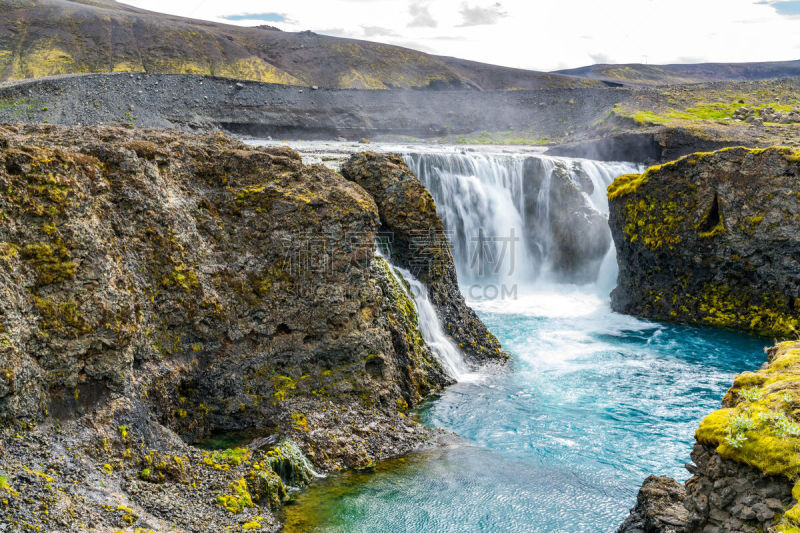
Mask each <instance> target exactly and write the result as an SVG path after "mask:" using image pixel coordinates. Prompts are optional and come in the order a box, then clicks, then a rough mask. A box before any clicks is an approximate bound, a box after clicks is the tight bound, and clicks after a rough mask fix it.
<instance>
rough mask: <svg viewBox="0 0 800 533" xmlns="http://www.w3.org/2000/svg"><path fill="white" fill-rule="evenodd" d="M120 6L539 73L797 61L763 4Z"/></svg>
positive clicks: (789, 20)
mask: <svg viewBox="0 0 800 533" xmlns="http://www.w3.org/2000/svg"><path fill="white" fill-rule="evenodd" d="M127 3H129V4H132V5H135V6H138V7H142V8H144V9H149V10H152V11H161V12H168V13H171V14H175V15H183V16H188V17H193V18H201V19H206V20H214V21H217V22H225V23H231V21H226V20H224V19H223V17H225V16H230V15H237V14H242V13H265V12H269V13H279V14H281V16H284V17H285V18H286V21H284V22H270V25H272V26H277V27H279V28H281V29H283V30H286V31H301V30H312V31H316V32H319V33H324V31H323V30H324V29H325V28H336V29H337V34H338V35H341V36H346V37H354V38H362V39H363V38H365V37H367V38H369V39H372V40H376V41H380V42H386V43H392V42H397V41H398V40H399V39H398V35H399V36H402V42H403V43H404V44H406V46H408V47H411V48H416V49H419V50H425V51H432V52H434V53H436V54H440V55H448V56H455V57H462V58H465V59H471V60H475V61H483V62H486V63H495V64H499V65H506V66H512V67H518V68H531V69H539V70H553V69H556V68H559V67H562V68H563V67H579V66H583V65H586V64H588V63H592V62H593V61H596V60H597V59H604V58H605V59H613V60H614V61H616V62H620V63H634V62H642V61H643V60H644V58H645V57H646V58H647V62H648V63H651V64H656V63H676V62H680V59H681V58H692V59H695V58H697V59H703V60H707V61H719V62H734V61H737V62H738V61H777V60H788V59H800V57H798V55H797V35H798V34H800V19H798V17H792V16H785V15H781V14H780V13H779V12H778V11H777V10H776V9H775V7H774V5H773V3H774V2H772V1H771V0H770V3H763V2H762V3H758V2H757V0H605V1H602V2H598V1H597V0H502V5H500V4H498V3H497V2H496V0H414V1H413V2H411V3H409V2H408V1H407V0H368V1H364V0H272V1H271V2H269V9H268V10H267V9H265V8H264V2H263V0H227V1H226V2H211V1H209V0H205V1H200V2H198V1H197V0H171V1H170V0H168V1H164V0H128V1H127ZM465 10H466V11H465ZM476 10H478V11H476ZM467 22H471V24H467V25H464V24H465V23H467ZM478 22H480V23H481V24H476V23H478ZM233 23H236V24H244V22H238V21H236V22H233ZM251 24H252V22H251ZM261 24H263V22H261ZM378 29H380V31H386V32H387V33H385V34H381V33H380V32H379V31H378ZM367 34H369V35H367ZM593 57H594V58H596V59H593Z"/></svg>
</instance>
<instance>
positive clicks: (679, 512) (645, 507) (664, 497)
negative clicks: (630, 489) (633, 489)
mask: <svg viewBox="0 0 800 533" xmlns="http://www.w3.org/2000/svg"><path fill="white" fill-rule="evenodd" d="M685 497H686V489H684V487H683V485H681V484H679V483H678V482H677V481H675V480H674V479H672V478H671V477H667V476H650V477H648V478H647V479H645V480H644V484H642V488H641V489H639V494H638V496H637V497H636V506H635V507H634V508H633V509H631V513H630V515H629V516H628V518H627V519H626V520H625V522H624V523H623V524H622V525H621V526H620V527H619V529H618V530H617V533H687V532H688V530H687V528H686V521H687V519H688V516H689V513H688V511H687V510H686V508H685V507H684V506H683V501H684V498H685Z"/></svg>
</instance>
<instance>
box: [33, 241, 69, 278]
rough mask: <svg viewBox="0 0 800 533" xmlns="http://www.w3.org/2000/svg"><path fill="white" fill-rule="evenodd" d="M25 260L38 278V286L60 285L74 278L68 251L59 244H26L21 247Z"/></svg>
mask: <svg viewBox="0 0 800 533" xmlns="http://www.w3.org/2000/svg"><path fill="white" fill-rule="evenodd" d="M22 257H23V259H26V260H27V261H28V262H29V263H30V264H31V266H32V267H33V269H34V270H35V271H36V274H37V277H38V278H39V284H41V285H49V284H51V283H60V282H62V281H67V280H70V279H72V278H74V277H75V263H73V262H72V256H71V254H70V252H69V250H68V249H67V248H66V247H65V246H64V245H63V244H61V243H60V242H58V243H54V244H50V243H46V242H40V243H34V244H26V245H25V246H23V247H22Z"/></svg>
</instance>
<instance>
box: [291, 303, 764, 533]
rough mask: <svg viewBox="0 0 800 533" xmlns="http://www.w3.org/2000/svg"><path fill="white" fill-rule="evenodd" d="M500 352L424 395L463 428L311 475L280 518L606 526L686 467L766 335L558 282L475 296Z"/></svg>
mask: <svg viewBox="0 0 800 533" xmlns="http://www.w3.org/2000/svg"><path fill="white" fill-rule="evenodd" d="M471 305H473V307H475V308H476V310H477V311H478V313H479V315H480V317H481V318H482V319H483V321H484V322H485V323H486V325H487V326H488V327H489V329H490V330H491V331H492V332H493V333H495V334H496V335H497V337H498V338H499V339H500V341H501V342H502V344H503V346H504V347H505V348H506V350H508V351H509V352H510V353H511V355H512V359H511V364H510V366H509V368H508V369H507V370H504V371H499V372H495V373H491V372H487V373H484V374H477V375H472V376H469V377H468V378H467V380H466V381H464V382H461V383H458V384H456V385H454V386H452V387H450V388H448V389H447V390H446V391H445V392H444V393H443V394H441V395H440V397H438V398H436V399H434V400H432V401H431V402H429V403H428V404H427V405H426V406H425V407H424V408H423V409H422V411H421V413H420V416H421V419H422V421H423V422H424V423H426V424H428V425H430V426H436V427H441V428H445V429H448V430H451V431H453V432H455V433H457V434H458V435H460V436H461V437H462V438H463V441H462V442H461V443H459V444H455V445H453V446H451V447H448V448H446V449H443V450H434V451H429V452H424V453H420V454H415V455H413V456H411V457H409V458H405V459H401V460H398V461H392V462H389V463H387V464H385V465H381V466H379V467H378V468H377V469H376V470H375V471H374V472H371V473H368V474H365V473H350V474H346V475H344V476H338V477H333V478H330V479H328V480H325V481H322V482H321V483H319V484H318V485H317V487H315V488H312V489H310V490H309V491H307V492H306V493H305V494H302V495H301V496H300V497H299V498H298V501H297V503H296V504H294V505H291V506H290V507H289V510H288V517H289V527H288V528H287V529H288V530H297V531H324V532H348V533H349V532H392V533H395V532H398V533H399V532H425V533H432V532H471V531H475V532H478V531H484V532H575V533H585V532H595V531H597V532H610V531H615V530H616V528H617V526H618V525H619V524H620V523H621V522H622V520H623V519H624V517H625V516H626V514H627V512H628V510H629V508H630V507H631V506H632V505H633V503H634V501H635V497H636V492H637V490H638V487H639V485H640V484H641V482H642V480H643V479H644V478H645V477H646V476H647V475H649V474H653V473H657V474H668V475H671V476H674V477H676V478H678V479H680V480H683V479H686V477H687V475H688V474H687V472H686V471H685V469H684V468H683V464H684V462H686V461H687V460H689V452H690V450H691V447H692V443H693V434H694V430H695V429H696V427H697V425H698V423H699V422H700V420H701V419H702V418H703V417H704V416H705V415H706V414H708V413H709V412H711V411H712V410H714V409H716V408H718V407H719V402H720V399H721V397H722V395H723V394H724V392H725V391H726V390H727V388H728V387H729V386H730V385H731V382H732V377H733V375H734V374H736V373H739V372H741V371H743V370H750V369H754V368H757V367H758V366H760V364H761V363H762V362H763V361H764V359H765V356H764V354H763V347H764V346H765V345H766V344H767V342H766V341H765V340H764V339H757V338H753V337H747V336H743V335H738V334H734V333H730V332H723V331H716V330H712V329H697V328H690V327H684V326H674V325H663V324H656V323H648V322H642V321H639V320H636V319H633V318H630V317H626V316H622V315H618V314H615V313H612V312H610V310H609V309H608V305H607V303H605V298H599V297H596V296H593V295H592V294H586V293H582V292H579V291H577V290H576V291H573V292H570V291H569V290H565V289H563V288H562V289H559V290H558V291H557V292H555V293H546V292H542V293H537V294H530V295H528V296H526V297H522V298H520V299H519V300H516V301H505V302H502V301H495V302H471Z"/></svg>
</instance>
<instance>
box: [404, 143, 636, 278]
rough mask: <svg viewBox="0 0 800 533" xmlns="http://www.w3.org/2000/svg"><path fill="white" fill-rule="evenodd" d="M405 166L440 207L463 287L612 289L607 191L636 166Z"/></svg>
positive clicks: (483, 160) (467, 156)
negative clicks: (554, 285)
mask: <svg viewBox="0 0 800 533" xmlns="http://www.w3.org/2000/svg"><path fill="white" fill-rule="evenodd" d="M404 160H405V162H406V163H407V164H408V166H409V167H410V168H411V170H412V171H413V172H414V173H415V174H416V175H417V176H418V177H419V178H420V180H421V181H422V182H423V183H424V184H425V186H426V187H427V188H428V190H429V191H430V192H431V195H432V196H433V198H434V201H435V202H436V207H437V211H438V213H439V216H440V217H441V218H442V221H443V222H444V225H445V228H446V231H447V233H448V238H449V240H450V243H451V247H452V252H453V258H454V260H455V263H456V270H457V273H458V277H459V281H460V283H461V284H462V285H474V284H478V285H486V284H492V283H508V282H511V283H518V284H521V285H523V286H532V285H536V284H540V283H557V284H563V283H570V284H577V285H589V284H594V285H596V286H597V287H598V290H606V289H609V290H610V288H612V287H613V283H614V279H615V278H616V258H615V256H614V252H613V248H614V246H613V243H612V241H611V232H610V230H609V228H608V222H607V221H608V201H607V198H606V187H607V186H608V185H609V184H610V183H611V182H612V181H613V179H614V178H615V177H617V176H619V175H622V174H627V173H632V172H639V171H641V168H640V167H639V166H637V165H634V164H630V163H605V162H599V161H589V160H582V159H570V158H561V157H548V156H544V155H527V154H496V155H494V154H486V153H479V152H461V153H457V152H447V153H442V152H439V153H436V152H423V153H408V154H405V155H404Z"/></svg>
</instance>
